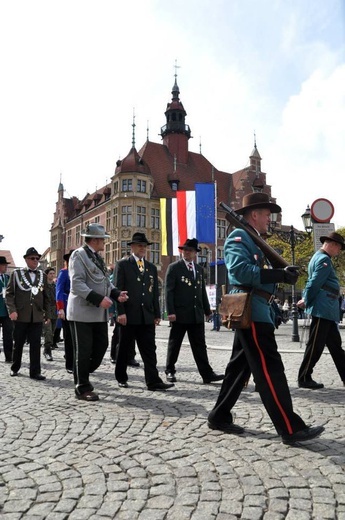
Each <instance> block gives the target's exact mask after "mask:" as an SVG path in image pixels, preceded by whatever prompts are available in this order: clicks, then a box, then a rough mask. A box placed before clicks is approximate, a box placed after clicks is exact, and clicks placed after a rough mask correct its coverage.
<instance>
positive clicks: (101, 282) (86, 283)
mask: <svg viewBox="0 0 345 520" xmlns="http://www.w3.org/2000/svg"><path fill="white" fill-rule="evenodd" d="M81 236H83V237H84V238H85V245H84V246H82V247H80V248H79V249H76V250H75V251H74V252H73V253H72V255H71V257H70V259H69V264H68V267H69V276H70V283H71V288H70V293H69V296H68V306H67V320H68V321H69V322H70V327H71V334H72V341H73V348H74V382H75V395H76V398H77V399H80V400H82V401H98V400H99V397H98V394H96V393H95V392H94V391H93V390H94V388H93V385H92V384H91V383H90V373H92V372H95V370H97V368H98V367H99V366H100V364H101V363H102V360H103V357H104V354H105V353H106V350H107V348H108V320H109V313H108V309H109V307H111V306H112V304H113V300H117V301H126V300H127V292H126V291H120V290H118V289H117V288H116V287H114V285H113V284H112V283H111V282H110V280H109V275H108V270H107V267H106V265H105V263H104V261H103V258H102V257H101V256H100V255H99V251H103V250H104V241H105V239H106V238H109V235H108V234H107V233H106V232H105V230H104V227H103V226H101V225H100V224H97V223H95V222H92V223H90V224H88V225H87V226H86V229H85V231H83V232H82V233H81ZM60 314H61V315H62V313H60Z"/></svg>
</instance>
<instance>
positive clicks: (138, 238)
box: [127, 233, 152, 246]
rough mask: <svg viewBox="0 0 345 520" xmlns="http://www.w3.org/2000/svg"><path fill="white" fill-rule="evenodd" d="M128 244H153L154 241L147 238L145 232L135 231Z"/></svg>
mask: <svg viewBox="0 0 345 520" xmlns="http://www.w3.org/2000/svg"><path fill="white" fill-rule="evenodd" d="M127 244H128V245H129V246H131V245H132V244H146V245H147V246H151V245H152V242H149V241H148V240H147V238H146V236H145V233H134V234H133V236H132V240H131V242H127Z"/></svg>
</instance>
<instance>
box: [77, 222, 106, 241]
mask: <svg viewBox="0 0 345 520" xmlns="http://www.w3.org/2000/svg"><path fill="white" fill-rule="evenodd" d="M80 234H81V236H82V237H87V238H109V237H110V235H108V234H107V233H106V232H105V229H104V226H101V224H96V223H95V222H92V223H91V224H88V225H87V226H86V228H85V229H84V231H83V232H82V233H80Z"/></svg>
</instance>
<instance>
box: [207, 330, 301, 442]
mask: <svg viewBox="0 0 345 520" xmlns="http://www.w3.org/2000/svg"><path fill="white" fill-rule="evenodd" d="M251 372H252V373H253V376H254V380H255V383H256V388H257V390H258V392H259V393H260V397H261V400H262V402H263V404H264V406H265V408H266V410H267V413H268V414H269V416H270V418H271V420H272V422H273V424H274V426H275V428H276V430H277V432H278V434H279V435H284V434H291V433H294V432H297V431H300V430H302V429H303V428H305V427H306V424H305V423H304V421H303V420H302V419H301V417H299V415H297V414H296V413H295V412H294V411H293V406H292V400H291V395H290V390H289V387H288V384H287V380H286V376H285V371H284V365H283V362H282V360H281V357H280V354H279V352H278V347H277V343H276V341H275V337H274V327H273V326H272V325H271V324H269V323H257V322H255V323H254V322H253V323H252V327H251V329H243V330H237V331H236V332H235V338H234V343H233V348H232V355H231V358H230V362H229V364H228V365H227V367H226V372H225V378H224V380H223V384H222V387H221V390H220V393H219V396H218V399H217V402H216V404H215V406H214V408H213V410H212V411H211V412H210V414H209V419H210V420H211V421H214V422H215V423H217V422H221V421H223V420H224V421H229V420H230V421H231V420H232V415H231V410H232V408H233V407H234V405H235V404H236V402H237V400H238V398H239V396H240V394H241V392H242V390H243V387H244V385H245V383H246V381H248V379H249V376H250V373H251Z"/></svg>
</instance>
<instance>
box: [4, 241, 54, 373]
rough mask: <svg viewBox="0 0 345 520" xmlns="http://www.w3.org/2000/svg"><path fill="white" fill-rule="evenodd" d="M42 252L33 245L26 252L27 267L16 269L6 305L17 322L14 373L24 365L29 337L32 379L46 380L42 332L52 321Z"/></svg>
mask: <svg viewBox="0 0 345 520" xmlns="http://www.w3.org/2000/svg"><path fill="white" fill-rule="evenodd" d="M40 258H41V255H40V254H39V253H38V252H37V251H36V249H35V248H34V247H30V248H29V249H28V250H27V251H26V253H25V255H24V260H25V262H26V265H27V268H26V269H22V268H19V269H15V270H14V271H12V273H11V276H10V279H9V282H8V285H7V289H6V305H7V309H8V313H9V316H10V318H11V320H12V321H13V323H14V332H13V339H14V347H13V358H12V366H11V376H17V375H18V372H19V370H20V367H21V364H22V355H23V346H24V343H25V341H26V339H28V342H29V346H30V347H29V348H30V368H29V373H30V377H31V379H36V380H37V381H44V380H45V377H44V376H43V375H42V374H41V335H42V328H43V320H45V322H46V323H48V322H49V320H50V318H51V316H50V314H49V312H50V310H49V301H48V297H47V290H48V287H47V276H46V274H45V273H44V272H43V271H42V270H41V269H38V263H39V260H40Z"/></svg>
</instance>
